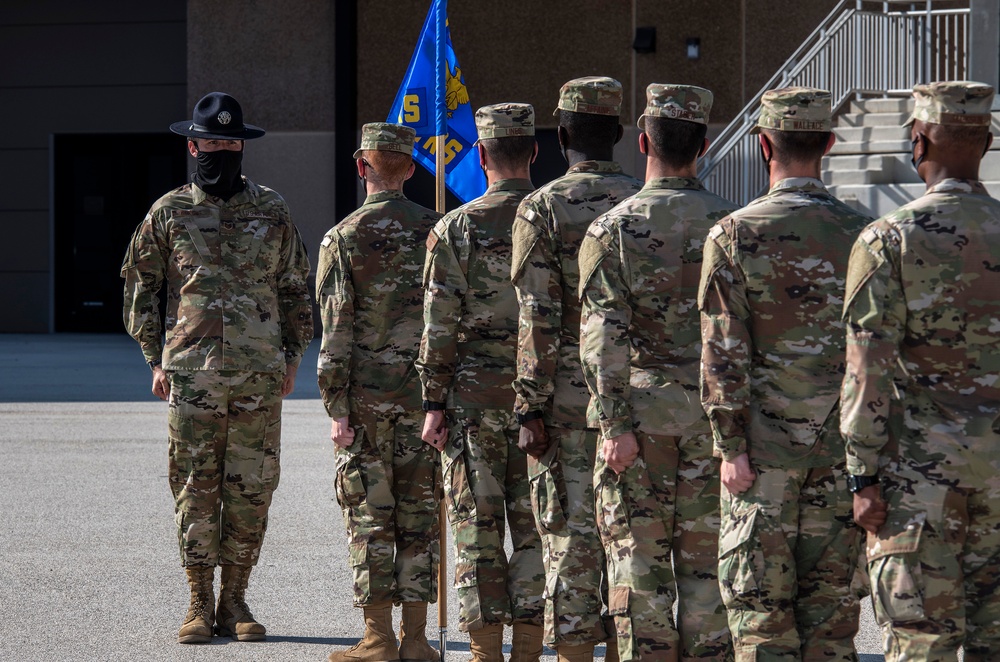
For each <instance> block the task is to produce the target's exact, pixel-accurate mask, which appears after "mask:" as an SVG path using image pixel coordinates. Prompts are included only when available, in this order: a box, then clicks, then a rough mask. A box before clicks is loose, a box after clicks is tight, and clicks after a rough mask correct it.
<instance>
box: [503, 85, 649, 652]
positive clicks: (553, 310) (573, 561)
mask: <svg viewBox="0 0 1000 662" xmlns="http://www.w3.org/2000/svg"><path fill="white" fill-rule="evenodd" d="M621 98H622V89H621V84H620V83H618V82H617V81H615V80H612V79H610V78H583V79H576V80H573V81H570V82H568V83H566V84H565V85H563V88H562V90H561V92H560V101H559V109H562V110H569V111H572V112H581V113H591V114H604V115H615V116H617V115H619V113H620V108H621ZM641 187H642V184H641V182H639V181H638V180H636V179H635V178H633V177H630V176H628V175H626V174H625V173H624V172H622V169H621V166H619V165H618V164H617V163H615V162H612V161H582V162H579V163H576V164H574V165H572V166H571V167H570V168H569V170H568V171H567V173H566V174H565V175H563V176H562V177H560V178H559V179H556V180H554V181H552V182H549V183H548V184H546V185H545V186H543V187H541V188H540V189H538V190H537V191H535V192H534V193H532V194H530V195H529V196H528V197H526V198H525V199H524V201H523V202H522V203H521V205H520V207H519V208H518V212H517V218H516V219H515V220H514V231H513V240H514V248H513V264H512V271H511V278H512V281H513V283H514V288H515V289H516V290H517V298H518V305H519V308H520V313H519V325H518V342H517V376H516V378H515V380H514V390H515V392H516V394H517V396H516V400H515V405H514V410H515V412H517V413H518V414H519V415H521V416H522V417H524V416H538V415H542V416H543V420H544V421H545V426H546V432H547V434H548V436H549V440H550V441H549V449H548V452H546V453H545V454H544V455H543V456H542V457H540V458H538V459H535V458H529V459H528V473H529V475H530V477H531V500H532V509H533V510H534V514H535V521H536V524H537V525H538V528H539V530H540V532H541V533H542V544H543V548H544V558H543V560H544V563H545V572H546V580H545V593H544V595H545V643H546V644H548V645H550V646H553V645H559V644H568V645H583V644H587V643H599V642H601V641H605V640H606V639H608V638H609V637H611V636H613V632H612V631H611V628H610V625H609V626H605V624H604V622H603V619H602V616H601V614H602V610H603V604H602V603H603V602H604V601H605V598H604V597H602V588H601V585H602V576H603V574H604V565H605V562H604V550H603V547H602V545H601V541H600V536H599V534H598V532H597V524H596V516H595V513H594V489H593V472H594V459H595V453H596V448H597V437H598V435H597V430H595V429H592V428H588V427H587V403H588V401H589V399H590V398H589V394H588V392H587V387H586V384H585V383H584V381H583V371H582V369H581V367H580V341H579V337H580V300H579V296H578V294H577V290H578V287H579V279H580V275H579V268H578V266H577V257H578V253H579V250H580V244H581V243H582V242H583V238H584V236H585V235H586V232H587V228H588V226H589V225H590V223H591V222H592V221H593V220H594V219H595V218H597V217H598V216H600V215H601V214H603V213H604V212H606V211H608V210H609V209H611V208H612V207H614V206H615V205H616V204H618V203H619V202H621V201H622V200H624V199H625V198H627V197H629V196H631V195H633V194H634V193H635V192H636V191H638V190H639V189H640V188H641Z"/></svg>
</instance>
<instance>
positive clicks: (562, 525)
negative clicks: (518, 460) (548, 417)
mask: <svg viewBox="0 0 1000 662" xmlns="http://www.w3.org/2000/svg"><path fill="white" fill-rule="evenodd" d="M528 477H529V479H530V480H531V510H532V512H533V513H534V515H535V523H536V524H537V525H538V528H539V530H540V531H541V532H542V533H543V534H544V533H548V534H560V533H562V532H563V531H565V530H566V514H565V510H564V508H563V503H562V495H563V494H565V492H566V491H565V489H564V488H563V477H562V465H561V464H560V463H559V445H558V443H556V442H554V441H553V443H552V445H551V446H550V447H549V449H548V450H547V451H546V452H545V454H544V455H543V456H542V457H540V458H538V459H537V460H535V459H534V458H528Z"/></svg>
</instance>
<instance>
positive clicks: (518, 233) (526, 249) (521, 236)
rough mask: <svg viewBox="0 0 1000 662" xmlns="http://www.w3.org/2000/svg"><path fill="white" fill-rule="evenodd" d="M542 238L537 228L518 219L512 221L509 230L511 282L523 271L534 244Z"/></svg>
mask: <svg viewBox="0 0 1000 662" xmlns="http://www.w3.org/2000/svg"><path fill="white" fill-rule="evenodd" d="M541 236H542V231H541V229H540V228H538V227H537V226H535V225H533V224H532V223H528V222H526V221H522V220H520V219H514V227H513V229H512V230H511V239H512V241H513V246H512V249H511V270H510V277H511V280H513V281H516V280H517V279H518V277H519V276H520V275H521V271H522V270H523V269H524V264H525V262H527V261H528V256H529V255H530V254H531V249H532V248H534V246H535V242H537V241H538V239H539V237H541Z"/></svg>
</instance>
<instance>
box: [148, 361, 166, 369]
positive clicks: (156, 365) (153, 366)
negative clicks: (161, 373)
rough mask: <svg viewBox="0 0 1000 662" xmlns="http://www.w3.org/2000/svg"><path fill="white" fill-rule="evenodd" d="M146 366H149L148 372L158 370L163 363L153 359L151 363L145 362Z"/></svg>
mask: <svg viewBox="0 0 1000 662" xmlns="http://www.w3.org/2000/svg"><path fill="white" fill-rule="evenodd" d="M146 365H148V366H149V369H150V370H155V369H156V368H159V367H160V366H161V365H163V361H161V360H160V359H153V360H152V361H146Z"/></svg>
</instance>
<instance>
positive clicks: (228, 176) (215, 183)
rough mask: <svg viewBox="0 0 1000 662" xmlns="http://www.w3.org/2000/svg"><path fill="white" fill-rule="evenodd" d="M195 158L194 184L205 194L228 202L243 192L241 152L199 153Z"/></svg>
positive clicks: (223, 150) (225, 150) (221, 150)
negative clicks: (196, 159)
mask: <svg viewBox="0 0 1000 662" xmlns="http://www.w3.org/2000/svg"><path fill="white" fill-rule="evenodd" d="M197 158H198V171H197V172H196V173H194V183H195V184H197V185H198V188H200V189H201V190H203V191H204V192H205V193H208V194H209V195H214V196H216V197H218V198H222V199H223V200H228V199H229V198H231V197H233V196H234V195H236V194H237V193H239V192H240V191H242V190H243V188H244V184H243V177H242V174H243V150H240V151H239V152H234V151H232V150H229V149H220V150H219V151H217V152H202V151H199V152H198V157H197Z"/></svg>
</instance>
